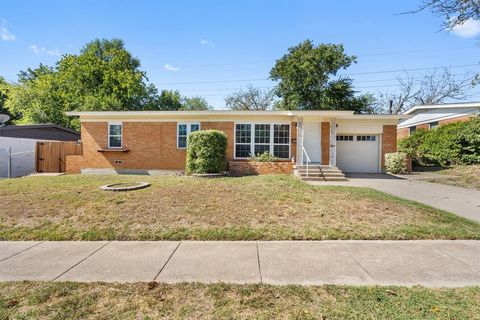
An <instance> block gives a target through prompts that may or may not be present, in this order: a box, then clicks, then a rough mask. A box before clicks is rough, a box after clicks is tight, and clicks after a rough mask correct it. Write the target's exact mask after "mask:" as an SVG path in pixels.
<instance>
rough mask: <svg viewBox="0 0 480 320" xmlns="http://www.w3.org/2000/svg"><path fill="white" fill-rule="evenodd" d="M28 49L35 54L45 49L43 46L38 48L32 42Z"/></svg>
mask: <svg viewBox="0 0 480 320" xmlns="http://www.w3.org/2000/svg"><path fill="white" fill-rule="evenodd" d="M28 50H30V51H32V52H33V53H35V54H40V53H42V52H44V51H45V48H40V47H38V46H37V45H35V44H32V45H31V46H30V47H28Z"/></svg>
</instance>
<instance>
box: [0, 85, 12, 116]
mask: <svg viewBox="0 0 480 320" xmlns="http://www.w3.org/2000/svg"><path fill="white" fill-rule="evenodd" d="M10 91H11V85H10V84H9V83H8V82H7V81H6V80H5V78H3V77H1V76H0V114H6V115H8V116H10V119H11V120H10V121H13V120H14V118H15V115H13V114H12V113H11V112H10V110H8V109H7V107H6V106H5V104H6V102H7V98H8V96H9V95H10ZM10 121H7V123H6V124H8V123H9V122H10Z"/></svg>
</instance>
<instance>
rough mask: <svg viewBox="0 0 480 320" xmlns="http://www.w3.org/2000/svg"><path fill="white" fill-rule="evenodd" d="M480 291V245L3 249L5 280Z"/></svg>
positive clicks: (50, 245) (11, 245)
mask: <svg viewBox="0 0 480 320" xmlns="http://www.w3.org/2000/svg"><path fill="white" fill-rule="evenodd" d="M19 280H47V281H86V282H88V281H107V282H114V281H118V282H137V281H142V282H143V281H160V282H168V283H177V282H185V281H198V282H207V283H208V282H218V281H222V282H228V283H269V284H300V285H322V284H342V285H374V284H378V285H406V286H411V285H424V286H428V287H443V286H446V287H461V286H470V285H480V241H268V242H267V241H259V242H255V241H252V242H241V241H240V242H228V241H211V242H209V241H205V242H200V241H183V242H174V241H165V242H164V241H157V242H149V241H145V242H143V241H142V242H138V241H130V242H122V241H113V242H80V241H78V242H74V241H65V242H0V281H19Z"/></svg>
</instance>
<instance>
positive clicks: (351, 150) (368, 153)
mask: <svg viewBox="0 0 480 320" xmlns="http://www.w3.org/2000/svg"><path fill="white" fill-rule="evenodd" d="M379 140H380V136H379V135H362V134H337V167H338V168H339V169H340V170H342V171H343V172H352V173H356V172H359V173H378V172H380V141H379Z"/></svg>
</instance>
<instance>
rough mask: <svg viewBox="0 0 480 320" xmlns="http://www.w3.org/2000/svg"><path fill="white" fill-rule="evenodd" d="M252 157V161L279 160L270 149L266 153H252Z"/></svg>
mask: <svg viewBox="0 0 480 320" xmlns="http://www.w3.org/2000/svg"><path fill="white" fill-rule="evenodd" d="M250 159H251V160H252V161H256V162H274V161H278V158H277V157H275V156H274V155H273V154H271V153H270V152H268V151H265V152H264V153H258V154H256V155H252V156H251V157H250Z"/></svg>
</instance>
